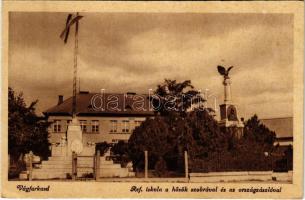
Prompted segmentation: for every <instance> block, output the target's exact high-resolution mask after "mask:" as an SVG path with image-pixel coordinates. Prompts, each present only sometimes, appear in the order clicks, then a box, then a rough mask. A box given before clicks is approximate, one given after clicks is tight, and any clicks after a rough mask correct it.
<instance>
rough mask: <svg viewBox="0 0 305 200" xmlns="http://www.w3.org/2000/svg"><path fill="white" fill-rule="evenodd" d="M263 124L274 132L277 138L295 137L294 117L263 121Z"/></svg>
mask: <svg viewBox="0 0 305 200" xmlns="http://www.w3.org/2000/svg"><path fill="white" fill-rule="evenodd" d="M261 122H262V123H263V124H264V125H266V126H267V127H268V128H269V129H270V130H272V131H274V132H275V133H276V137H277V138H289V137H293V117H283V118H271V119H261Z"/></svg>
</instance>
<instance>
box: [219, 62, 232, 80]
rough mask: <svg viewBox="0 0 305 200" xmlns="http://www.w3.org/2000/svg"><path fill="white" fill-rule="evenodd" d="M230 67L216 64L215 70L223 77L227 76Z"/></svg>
mask: <svg viewBox="0 0 305 200" xmlns="http://www.w3.org/2000/svg"><path fill="white" fill-rule="evenodd" d="M232 68H233V66H231V67H229V68H228V69H226V68H224V67H223V66H220V65H218V66H217V70H218V72H219V74H220V75H222V76H224V77H225V78H229V72H230V70H231V69H232Z"/></svg>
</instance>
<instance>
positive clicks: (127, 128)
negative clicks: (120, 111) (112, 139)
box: [122, 120, 130, 133]
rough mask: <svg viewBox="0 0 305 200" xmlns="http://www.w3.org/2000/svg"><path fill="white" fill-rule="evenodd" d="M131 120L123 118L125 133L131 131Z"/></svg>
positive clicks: (123, 130)
mask: <svg viewBox="0 0 305 200" xmlns="http://www.w3.org/2000/svg"><path fill="white" fill-rule="evenodd" d="M129 125H130V124H129V120H123V124H122V132H123V133H129V130H130V128H129Z"/></svg>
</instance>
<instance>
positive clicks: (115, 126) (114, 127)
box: [110, 120, 118, 133]
mask: <svg viewBox="0 0 305 200" xmlns="http://www.w3.org/2000/svg"><path fill="white" fill-rule="evenodd" d="M117 130H118V121H117V120H110V133H116V132H117Z"/></svg>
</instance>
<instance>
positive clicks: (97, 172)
mask: <svg viewBox="0 0 305 200" xmlns="http://www.w3.org/2000/svg"><path fill="white" fill-rule="evenodd" d="M100 156H101V153H100V150H97V151H96V157H95V180H98V179H99V178H100V166H101V165H100V164H101V163H100Z"/></svg>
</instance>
